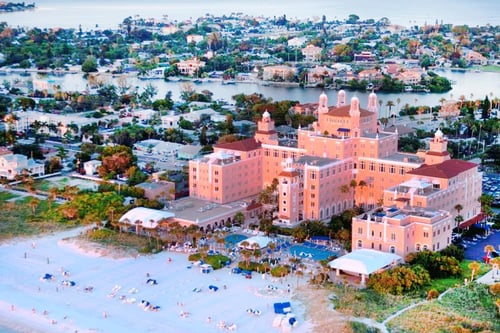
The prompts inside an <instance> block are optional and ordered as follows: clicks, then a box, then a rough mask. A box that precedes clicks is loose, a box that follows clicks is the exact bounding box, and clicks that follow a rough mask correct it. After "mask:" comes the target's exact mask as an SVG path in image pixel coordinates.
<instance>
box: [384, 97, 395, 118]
mask: <svg viewBox="0 0 500 333" xmlns="http://www.w3.org/2000/svg"><path fill="white" fill-rule="evenodd" d="M385 106H387V107H388V108H389V117H391V110H392V107H393V106H394V102H393V101H391V100H388V101H387V103H386V104H385Z"/></svg>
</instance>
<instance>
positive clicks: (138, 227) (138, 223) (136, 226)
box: [134, 220, 142, 235]
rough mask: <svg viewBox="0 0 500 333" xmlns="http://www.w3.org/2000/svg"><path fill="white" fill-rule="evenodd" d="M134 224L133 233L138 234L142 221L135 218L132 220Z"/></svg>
mask: <svg viewBox="0 0 500 333" xmlns="http://www.w3.org/2000/svg"><path fill="white" fill-rule="evenodd" d="M134 224H135V233H136V234H137V235H139V231H140V230H141V226H142V221H141V220H136V221H135V222H134Z"/></svg>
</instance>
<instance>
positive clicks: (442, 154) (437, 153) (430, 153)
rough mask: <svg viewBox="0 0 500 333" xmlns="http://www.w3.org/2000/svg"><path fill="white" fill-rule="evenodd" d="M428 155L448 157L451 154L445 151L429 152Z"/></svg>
mask: <svg viewBox="0 0 500 333" xmlns="http://www.w3.org/2000/svg"><path fill="white" fill-rule="evenodd" d="M427 155H432V156H448V155H450V153H449V152H447V151H444V152H438V151H428V152H427Z"/></svg>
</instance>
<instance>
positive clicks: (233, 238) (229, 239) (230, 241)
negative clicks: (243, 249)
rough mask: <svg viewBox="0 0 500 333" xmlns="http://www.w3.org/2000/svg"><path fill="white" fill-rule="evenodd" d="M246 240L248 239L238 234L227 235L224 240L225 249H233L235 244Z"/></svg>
mask: <svg viewBox="0 0 500 333" xmlns="http://www.w3.org/2000/svg"><path fill="white" fill-rule="evenodd" d="M247 238H248V237H247V236H245V235H240V234H232V235H228V236H226V237H225V238H224V241H225V242H226V248H232V247H235V246H236V244H238V243H239V242H241V241H242V240H244V239H247Z"/></svg>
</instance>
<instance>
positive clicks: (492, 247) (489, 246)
mask: <svg viewBox="0 0 500 333" xmlns="http://www.w3.org/2000/svg"><path fill="white" fill-rule="evenodd" d="M493 251H495V247H494V246H493V245H486V246H485V247H484V252H486V262H488V257H489V256H490V253H491V252H493Z"/></svg>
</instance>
